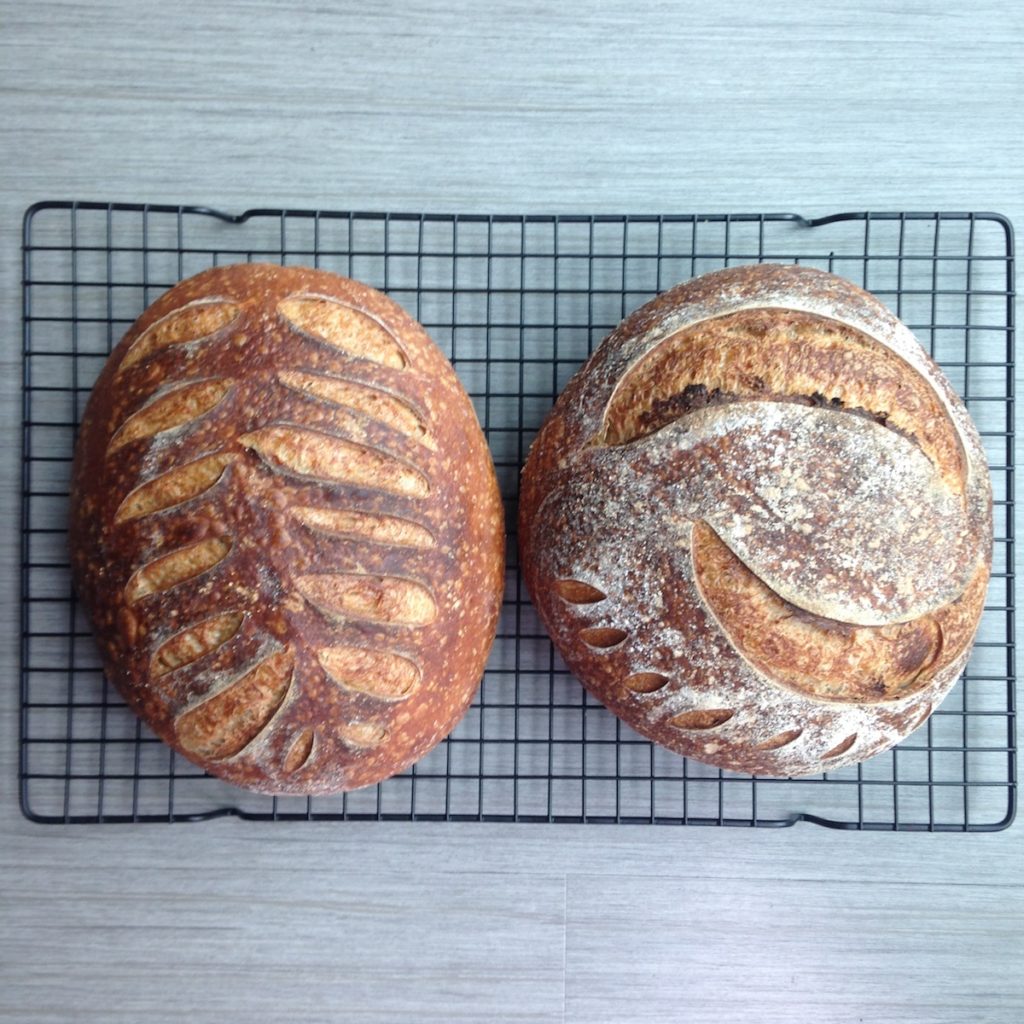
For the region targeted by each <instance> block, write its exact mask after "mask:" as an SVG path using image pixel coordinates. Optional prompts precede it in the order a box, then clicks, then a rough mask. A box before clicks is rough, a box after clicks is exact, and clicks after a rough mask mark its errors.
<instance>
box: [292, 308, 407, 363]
mask: <svg viewBox="0 0 1024 1024" xmlns="http://www.w3.org/2000/svg"><path fill="white" fill-rule="evenodd" d="M277 309H278V312H279V313H280V314H281V316H283V317H284V319H285V320H287V321H288V322H289V323H290V324H291V325H292V326H293V327H296V328H298V330H300V331H301V332H302V333H303V334H306V335H308V336H310V337H311V338H314V339H315V340H317V341H322V342H324V343H325V344H327V345H330V346H331V347H332V348H336V349H338V350H339V351H341V352H344V353H345V354H346V355H350V356H354V357H355V358H356V359H368V360H369V361H371V362H374V363H380V364H381V365H382V366H390V367H392V368H393V369H396V370H401V369H404V368H405V367H406V366H407V365H408V362H409V361H408V359H407V358H406V355H405V352H404V351H403V350H402V347H401V346H400V345H399V343H398V340H397V339H396V338H395V336H394V335H393V334H392V333H391V332H390V331H389V330H388V329H387V328H386V327H384V325H383V324H381V323H380V322H379V321H377V320H375V319H374V318H373V317H372V316H370V315H369V314H368V313H364V312H362V311H361V310H358V309H355V308H354V307H353V306H348V305H346V304H345V303H343V302H339V301H338V300H337V299H329V298H326V297H325V296H322V295H296V296H292V297H291V298H288V299H285V300H284V301H282V302H281V303H279V305H278V307H277Z"/></svg>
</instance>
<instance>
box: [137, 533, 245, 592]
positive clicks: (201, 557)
mask: <svg viewBox="0 0 1024 1024" xmlns="http://www.w3.org/2000/svg"><path fill="white" fill-rule="evenodd" d="M230 550H231V541H230V540H229V539H228V538H226V537H209V538H207V539H206V540H201V541H199V542H197V543H196V544H189V545H187V546H186V547H183V548H178V549H177V551H172V552H171V553H170V554H167V555H161V556H160V557H159V558H155V559H153V561H152V562H149V563H148V564H146V565H144V566H143V567H142V568H141V569H138V570H137V571H136V572H135V573H134V574H133V575H132V577H131V579H129V580H128V583H127V584H126V585H125V588H124V599H125V601H126V602H127V603H128V604H134V603H135V602H136V601H140V600H142V598H144V597H148V596H149V595H150V594H160V593H163V592H164V591H165V590H170V589H171V587H176V586H177V585H178V584H179V583H184V582H185V581H186V580H190V579H192V578H193V577H195V576H198V575H199V574H200V573H203V572H206V571H207V570H208V569H212V568H213V567H214V566H215V565H217V563H218V562H221V561H223V560H224V559H225V558H226V557H227V554H228V552H229V551H230Z"/></svg>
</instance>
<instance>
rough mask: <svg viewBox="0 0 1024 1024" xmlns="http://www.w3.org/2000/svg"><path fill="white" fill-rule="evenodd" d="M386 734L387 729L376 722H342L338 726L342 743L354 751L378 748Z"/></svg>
mask: <svg viewBox="0 0 1024 1024" xmlns="http://www.w3.org/2000/svg"><path fill="white" fill-rule="evenodd" d="M387 734H388V731H387V729H385V728H384V726H383V725H380V724H378V723H377V722H342V723H341V724H340V725H339V726H338V735H339V736H340V737H341V740H342V742H343V743H344V744H345V745H346V746H348V747H353V748H354V749H356V750H371V749H373V747H377V746H379V745H380V744H381V743H382V742H383V741H384V739H385V737H386V736H387Z"/></svg>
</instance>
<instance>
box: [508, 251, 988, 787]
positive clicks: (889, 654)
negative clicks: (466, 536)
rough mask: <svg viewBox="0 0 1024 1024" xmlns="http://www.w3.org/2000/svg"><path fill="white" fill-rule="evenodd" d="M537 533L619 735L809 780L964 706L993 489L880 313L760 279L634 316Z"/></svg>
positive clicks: (790, 283) (903, 334)
mask: <svg viewBox="0 0 1024 1024" xmlns="http://www.w3.org/2000/svg"><path fill="white" fill-rule="evenodd" d="M519 537H520V546H521V560H522V565H523V571H524V575H525V578H526V583H527V586H528V587H529V590H530V592H531V594H532V596H533V598H534V601H535V603H536V605H537V607H538V610H539V613H540V615H541V618H542V620H543V621H544V623H545V625H546V626H547V628H548V630H549V631H550V633H551V635H552V638H553V639H554V642H555V644H556V646H557V647H558V649H559V651H560V653H561V654H562V656H563V657H564V658H565V660H566V662H567V663H568V665H569V666H570V668H572V669H573V671H574V672H575V673H576V674H577V676H578V677H579V678H580V679H581V681H582V682H583V683H584V685H585V686H586V687H587V688H588V689H589V690H590V691H591V692H592V693H593V694H594V695H595V696H596V697H598V698H599V699H600V700H602V701H603V702H604V703H605V704H606V705H607V706H608V707H610V708H611V709H612V710H613V711H615V712H616V714H618V715H619V716H620V717H622V718H623V719H624V721H626V722H627V723H628V724H629V725H631V726H633V727H634V728H636V729H637V730H638V731H640V732H642V733H643V734H645V735H646V736H648V737H650V738H651V739H653V740H655V741H657V742H659V743H662V744H664V745H665V746H667V747H669V748H671V749H673V750H676V751H678V752H680V753H683V754H686V755H688V756H692V757H695V758H698V759H700V760H703V761H707V762H709V763H711V764H715V765H718V766H720V767H723V768H729V769H734V770H738V771H747V772H755V773H762V774H775V775H800V774H808V773H812V772H817V771H821V770H823V769H831V768H836V767H840V766H841V765H843V764H847V763H850V762H853V761H859V760H863V759H864V758H866V757H868V756H870V755H871V754H874V753H877V752H878V751H879V750H882V749H885V748H886V747H889V746H891V745H892V744H893V743H895V742H897V741H898V740H899V739H900V738H901V737H902V736H904V735H905V734H906V733H908V732H910V731H911V730H912V729H914V728H916V727H917V726H918V725H920V724H921V722H923V721H924V720H925V718H927V716H928V714H930V712H931V710H932V709H933V708H934V707H935V706H936V705H937V704H938V702H939V701H940V700H941V699H942V697H943V696H944V695H945V694H946V692H947V691H948V690H949V688H950V687H951V686H952V685H953V683H954V682H955V680H956V678H957V677H958V675H959V673H960V671H961V670H962V668H963V665H964V663H965V662H966V659H967V657H968V654H969V651H970V645H971V642H972V640H973V636H974V633H975V630H976V628H977V625H978V621H979V619H980V616H981V612H982V608H983V604H984V598H985V590H986V586H987V582H988V576H989V567H990V560H991V540H992V520H991V493H990V487H989V480H988V474H987V467H986V464H985V458H984V453H983V451H982V448H981V444H980V441H979V438H978V435H977V432H976V430H975V429H974V426H973V424H972V423H971V422H970V419H969V417H968V416H967V413H966V410H965V409H964V406H963V404H962V402H960V401H959V399H957V398H956V397H955V396H954V395H953V393H952V391H951V389H950V387H949V385H948V383H947V382H946V380H945V378H944V377H943V375H942V374H941V372H940V371H939V369H938V368H937V367H936V366H935V364H934V363H933V362H932V361H931V360H930V359H929V358H928V357H927V355H926V354H925V353H924V351H923V350H922V349H921V348H920V346H919V345H918V344H917V342H916V341H915V339H914V338H913V337H912V335H910V333H909V331H907V330H906V328H905V327H903V325H902V324H900V323H899V322H898V321H897V320H896V319H895V318H894V317H893V316H892V314H890V313H889V312H888V311H887V310H886V309H885V307H884V306H882V305H881V303H879V302H878V301H877V300H876V299H874V298H873V297H872V296H870V295H868V294H867V293H866V292H864V291H862V290H861V289H859V288H856V287H855V286H854V285H852V284H850V283H849V282H847V281H843V280H842V279H840V278H837V277H834V276H832V275H829V274H825V273H822V272H820V271H815V270H812V269H809V268H803V267H781V266H769V265H765V266H751V267H739V268H733V269H729V270H725V271H720V272H718V273H714V274H709V275H706V276H705V277H702V278H698V279H696V280H694V281H691V282H688V283H686V284H684V285H680V286H679V287H677V288H674V289H672V290H671V291H669V292H667V293H665V294H664V295H662V296H660V297H659V298H657V299H655V300H654V301H653V302H651V303H649V304H647V305H646V306H644V307H642V308H641V309H639V310H637V311H636V312H635V313H633V314H632V315H631V316H629V317H628V318H627V319H626V320H625V321H623V323H622V324H621V325H620V326H619V327H618V328H617V329H616V330H615V331H614V332H613V333H612V335H611V336H610V337H609V338H607V339H606V340H605V341H604V342H603V343H602V345H601V346H600V348H599V349H598V350H597V352H595V354H594V355H593V356H592V357H591V359H590V360H589V361H588V363H587V364H586V365H585V366H584V367H583V368H582V369H581V370H580V372H579V373H578V374H577V375H576V376H575V377H574V378H573V380H572V381H570V383H569V384H568V385H567V387H566V389H565V391H564V392H563V394H562V395H561V396H560V398H559V400H558V403H557V404H556V406H555V408H554V410H553V411H552V413H551V415H550V416H549V418H548V420H547V421H546V423H545V424H544V426H543V428H542V430H541V432H540V434H539V435H538V438H537V440H536V442H535V443H534V445H533V448H532V450H531V452H530V457H529V460H528V462H527V465H526V467H525V470H524V475H523V484H522V488H521V498H520V520H519Z"/></svg>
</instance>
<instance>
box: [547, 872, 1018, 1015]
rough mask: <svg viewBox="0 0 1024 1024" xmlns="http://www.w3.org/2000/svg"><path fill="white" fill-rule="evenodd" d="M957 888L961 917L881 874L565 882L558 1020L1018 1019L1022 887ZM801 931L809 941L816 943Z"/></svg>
mask: <svg viewBox="0 0 1024 1024" xmlns="http://www.w3.org/2000/svg"><path fill="white" fill-rule="evenodd" d="M595 882H596V883H597V884H594V883H595ZM961 894H969V898H970V904H971V909H970V913H969V914H965V913H964V912H963V906H962V904H960V903H959V901H958V900H951V899H950V898H949V890H948V888H947V887H946V886H944V885H938V886H935V885H929V884H913V885H904V884H898V883H897V884H894V883H893V882H891V881H890V880H888V879H886V878H880V879H873V880H871V881H863V882H852V883H849V884H847V885H835V884H833V883H821V882H806V881H778V880H774V879H771V880H758V881H734V882H723V883H721V884H718V885H708V884H706V883H705V882H703V881H695V880H690V879H684V878H677V877H661V878H659V877H652V876H650V875H644V876H643V877H620V878H615V879H612V880H607V879H600V880H594V879H591V878H589V877H588V876H585V875H584V876H577V877H572V878H570V879H569V886H568V904H567V905H568V908H569V920H568V936H567V940H566V977H567V992H566V1020H567V1021H572V1022H576V1021H579V1022H580V1024H583V1022H587V1024H598V1022H603V1021H607V1022H609V1024H618V1022H619V1021H623V1020H631V1021H633V1020H635V1021H649V1022H651V1024H654V1022H663V1024H676V1022H677V1021H680V1020H685V1021H687V1022H688V1024H718V1022H720V1021H723V1020H756V1021H758V1022H759V1024H789V1022H791V1021H794V1020H813V1021H815V1022H820V1024H846V1022H848V1021H855V1020H865V1021H869V1020H870V1021H874V1020H884V1021H886V1022H896V1021H906V1022H907V1024H911V1022H913V1024H955V1022H959V1021H964V1020H971V1021H1004V1020H1014V1019H1020V1017H1021V1015H1024V995H1022V993H1021V992H1020V990H1019V988H1016V990H1011V991H1007V990H1006V979H1007V978H1008V976H1010V975H1011V974H1013V972H1014V971H1015V969H1016V968H1015V964H1014V960H1015V954H1012V953H1008V951H1009V950H1013V949H1014V945H1015V943H1016V942H1017V941H1018V936H1019V925H1020V919H1021V914H1022V913H1024V893H1022V892H1021V890H1020V888H1019V887H1013V886H1011V887H1007V888H1005V889H999V888H997V887H995V886H987V885H986V886H982V887H981V890H980V891H978V892H975V891H973V890H968V889H967V887H960V889H959V890H958V895H961ZM684 908H685V909H684ZM638 920H642V921H643V933H642V944H641V943H640V942H638V939H639V938H640V936H639V935H638V930H637V921H638ZM809 933H813V934H814V935H816V936H817V937H818V943H817V945H816V946H815V947H813V948H810V947H809V946H808V944H807V936H808V934H809ZM614 944H619V945H620V946H621V948H625V949H632V950H634V951H635V952H634V955H633V956H631V957H629V958H628V959H624V960H622V961H620V963H619V964H617V965H616V964H615V963H614V962H612V961H611V960H610V958H609V957H608V949H609V948H611V947H612V946H613V945H614ZM727 949H728V950H730V954H729V955H723V952H724V951H725V950H727ZM965 949H970V950H972V955H971V956H970V957H969V958H968V957H965V956H964V954H963V951H964V950H965ZM837 978H841V979H842V982H841V983H840V984H836V983H835V980H836V979H837ZM652 993H653V994H655V995H654V998H651V997H650V996H651V994H652Z"/></svg>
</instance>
